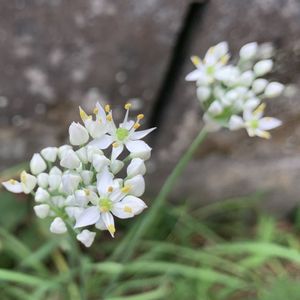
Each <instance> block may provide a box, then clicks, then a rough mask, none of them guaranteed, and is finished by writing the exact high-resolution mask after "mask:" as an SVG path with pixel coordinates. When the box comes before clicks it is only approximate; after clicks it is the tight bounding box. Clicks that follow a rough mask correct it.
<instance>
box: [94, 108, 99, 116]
mask: <svg viewBox="0 0 300 300" xmlns="http://www.w3.org/2000/svg"><path fill="white" fill-rule="evenodd" d="M98 112H99V109H98V107H95V108H94V110H93V113H94V115H96V114H97V113H98Z"/></svg>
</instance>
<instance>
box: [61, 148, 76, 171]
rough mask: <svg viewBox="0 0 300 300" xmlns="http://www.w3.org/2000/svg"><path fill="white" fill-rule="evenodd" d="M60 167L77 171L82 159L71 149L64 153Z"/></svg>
mask: <svg viewBox="0 0 300 300" xmlns="http://www.w3.org/2000/svg"><path fill="white" fill-rule="evenodd" d="M60 165H61V166H62V167H64V168H67V169H76V168H78V167H79V166H80V159H79V158H78V156H77V155H76V153H75V152H74V150H73V149H69V150H67V151H65V152H64V154H63V156H62V158H61V161H60Z"/></svg>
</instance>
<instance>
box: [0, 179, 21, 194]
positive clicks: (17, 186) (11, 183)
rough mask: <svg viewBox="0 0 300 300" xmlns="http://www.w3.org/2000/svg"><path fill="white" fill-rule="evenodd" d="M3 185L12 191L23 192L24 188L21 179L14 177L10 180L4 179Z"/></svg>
mask: <svg viewBox="0 0 300 300" xmlns="http://www.w3.org/2000/svg"><path fill="white" fill-rule="evenodd" d="M2 185H3V186H4V187H5V188H6V189H7V190H8V191H9V192H12V193H16V194H18V193H23V188H22V184H21V182H19V181H16V180H14V179H10V180H8V181H4V182H2Z"/></svg>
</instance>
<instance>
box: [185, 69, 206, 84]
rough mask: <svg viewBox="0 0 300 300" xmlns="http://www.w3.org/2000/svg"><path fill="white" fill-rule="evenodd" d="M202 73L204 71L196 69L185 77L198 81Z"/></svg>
mask: <svg viewBox="0 0 300 300" xmlns="http://www.w3.org/2000/svg"><path fill="white" fill-rule="evenodd" d="M201 75H202V71H200V70H198V69H196V70H194V71H192V72H191V73H189V74H187V75H186V77H185V80H186V81H197V80H198V78H199V77H200V76H201Z"/></svg>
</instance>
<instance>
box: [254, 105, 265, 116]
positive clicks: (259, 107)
mask: <svg viewBox="0 0 300 300" xmlns="http://www.w3.org/2000/svg"><path fill="white" fill-rule="evenodd" d="M265 108H266V103H262V104H261V105H259V106H258V107H257V108H256V110H255V111H254V112H253V114H254V115H257V114H260V113H262V112H263V111H264V110H265Z"/></svg>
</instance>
